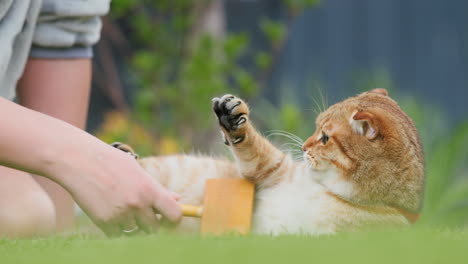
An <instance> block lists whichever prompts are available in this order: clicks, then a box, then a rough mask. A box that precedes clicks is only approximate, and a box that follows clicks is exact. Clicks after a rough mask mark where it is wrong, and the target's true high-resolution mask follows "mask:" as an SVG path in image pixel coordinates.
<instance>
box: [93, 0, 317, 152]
mask: <svg viewBox="0 0 468 264" xmlns="http://www.w3.org/2000/svg"><path fill="white" fill-rule="evenodd" d="M214 2H215V1H214V0H213V1H210V0H200V1H188V0H158V1H131V0H114V1H112V8H111V10H112V11H111V18H112V19H114V20H115V21H117V20H119V19H124V20H125V21H127V22H128V23H129V24H130V29H128V30H127V31H126V32H125V34H126V37H127V38H128V39H129V40H131V43H132V46H133V47H136V49H134V50H133V51H132V55H131V58H129V59H128V62H127V63H128V64H129V65H130V67H131V69H133V70H132V74H133V77H134V79H135V80H136V81H137V85H138V89H137V93H136V96H135V100H134V107H133V109H132V113H131V119H134V120H135V121H136V122H137V123H139V124H140V125H141V126H143V127H145V128H146V129H148V130H149V132H150V133H151V134H152V135H154V137H155V139H154V140H155V141H156V142H159V141H160V140H161V138H162V137H166V138H168V137H169V138H172V139H174V140H176V141H177V142H178V145H179V146H180V149H181V150H182V149H191V148H197V149H200V148H201V149H205V150H206V149H209V147H204V145H205V144H206V143H210V142H206V140H203V136H205V138H209V139H211V138H212V136H211V134H212V128H213V125H214V123H215V122H213V121H214V120H213V119H212V118H210V117H212V113H211V107H210V101H211V98H213V97H214V96H219V95H222V94H224V93H235V94H237V95H239V96H241V97H242V98H244V99H246V100H249V99H251V98H252V97H254V96H255V95H257V94H258V92H259V89H260V88H261V85H262V78H263V77H264V75H265V73H267V72H269V69H270V68H271V67H272V66H273V63H272V61H273V56H274V54H276V53H277V52H278V51H279V50H281V49H282V44H283V42H284V40H285V38H286V37H287V30H288V28H287V25H286V24H285V23H283V22H281V21H273V20H269V19H266V18H259V19H258V23H259V26H260V28H261V29H262V32H263V33H264V34H265V38H266V39H267V40H268V41H269V42H270V43H271V45H270V47H269V48H268V49H266V50H259V51H252V48H251V45H250V36H249V35H248V34H247V33H245V32H240V33H229V32H224V33H223V34H221V35H213V34H209V33H207V31H206V30H205V29H204V24H203V19H204V17H205V16H206V15H207V11H208V10H209V8H210V6H211V5H212V4H214ZM316 2H317V1H284V3H283V4H284V7H285V8H287V9H288V10H289V11H290V12H289V13H290V14H294V15H293V16H291V17H290V18H294V17H295V16H297V15H298V14H300V12H301V11H302V10H303V9H304V8H306V7H309V6H312V5H313V4H314V3H316ZM247 51H250V53H252V52H253V61H254V65H255V69H252V70H250V71H247V70H246V69H244V68H242V67H240V66H239V64H238V63H237V62H238V60H239V58H240V57H241V56H243V55H245V54H246V52H247ZM259 76H262V77H259ZM107 130H109V131H112V129H111V128H109V129H107ZM107 130H106V131H107ZM106 131H104V132H103V131H100V132H101V133H100V134H101V135H102V136H103V137H105V138H106V139H108V138H111V137H109V136H108V137H106V135H108V134H109V133H107V132H106ZM106 133H107V134H106ZM108 140H109V139H108ZM110 140H111V141H112V139H110ZM127 141H128V139H127ZM130 143H132V142H130ZM156 144H157V143H156ZM152 149H153V151H154V149H155V148H152ZM138 150H139V151H140V152H141V153H142V154H143V155H145V154H161V153H160V152H157V153H154V152H148V150H147V149H144V148H143V149H138Z"/></svg>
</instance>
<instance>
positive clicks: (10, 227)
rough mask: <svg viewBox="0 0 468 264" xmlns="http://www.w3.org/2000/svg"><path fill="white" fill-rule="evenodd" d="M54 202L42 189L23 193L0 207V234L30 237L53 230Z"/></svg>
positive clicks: (49, 232)
mask: <svg viewBox="0 0 468 264" xmlns="http://www.w3.org/2000/svg"><path fill="white" fill-rule="evenodd" d="M55 225H56V213H55V208H54V204H53V203H52V201H51V200H50V198H49V196H48V195H47V193H46V192H45V191H43V190H42V189H40V190H36V191H33V192H30V193H26V194H24V195H18V197H17V199H15V200H12V201H10V202H9V203H8V204H7V205H5V204H4V203H3V205H2V207H1V208H0V236H7V237H30V236H41V235H47V234H51V233H52V232H53V231H54V230H55Z"/></svg>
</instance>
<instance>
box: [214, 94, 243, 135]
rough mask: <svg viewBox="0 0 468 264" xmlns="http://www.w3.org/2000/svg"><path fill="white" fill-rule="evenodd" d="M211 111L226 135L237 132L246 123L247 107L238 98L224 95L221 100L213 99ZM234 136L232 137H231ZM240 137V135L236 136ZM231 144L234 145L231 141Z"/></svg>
mask: <svg viewBox="0 0 468 264" xmlns="http://www.w3.org/2000/svg"><path fill="white" fill-rule="evenodd" d="M212 101H213V111H214V112H215V114H216V117H217V118H218V121H219V125H220V126H221V127H223V128H224V130H225V131H226V132H228V133H231V134H232V132H236V131H239V130H240V128H242V126H243V125H244V124H245V123H247V121H248V115H249V107H248V106H247V104H246V103H244V101H242V100H241V99H240V98H237V97H235V96H233V95H230V94H226V95H224V96H222V97H221V98H218V97H215V98H213V100H212ZM231 136H234V135H231ZM237 136H241V135H237ZM233 143H235V142H234V141H233Z"/></svg>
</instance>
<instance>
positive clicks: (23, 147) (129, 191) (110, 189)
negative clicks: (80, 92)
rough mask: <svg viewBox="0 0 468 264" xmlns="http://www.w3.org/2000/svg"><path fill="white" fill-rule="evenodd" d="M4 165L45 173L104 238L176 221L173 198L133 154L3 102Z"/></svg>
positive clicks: (0, 156)
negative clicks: (162, 221) (160, 221)
mask: <svg viewBox="0 0 468 264" xmlns="http://www.w3.org/2000/svg"><path fill="white" fill-rule="evenodd" d="M0 112H1V113H2V114H1V115H0V131H2V136H1V137H0V164H1V165H5V166H8V167H12V168H16V169H20V170H24V171H27V172H30V173H35V174H39V175H43V176H45V177H47V178H49V179H51V180H53V181H55V182H57V183H58V184H60V185H61V186H63V187H64V188H65V189H67V190H68V192H70V194H71V195H72V196H73V198H74V199H75V201H76V202H77V203H78V204H79V205H80V206H81V208H82V209H83V210H84V211H85V212H86V213H87V214H88V215H89V216H90V218H91V219H92V220H93V222H94V223H96V224H97V225H98V226H99V227H100V228H101V229H102V230H103V231H104V232H105V233H106V234H108V235H114V234H119V233H120V232H121V230H124V229H132V228H133V227H134V226H135V225H138V226H139V227H140V228H142V229H144V230H145V231H151V230H154V229H155V228H157V225H158V223H157V219H156V216H155V214H154V211H157V212H160V213H161V214H162V215H163V216H165V217H166V218H167V219H169V220H171V221H178V220H179V219H180V217H181V211H180V208H179V206H178V205H177V204H176V201H175V200H174V199H173V197H172V195H171V194H170V193H169V192H168V191H166V190H165V189H164V188H163V187H161V186H160V185H159V184H158V183H156V182H155V181H154V180H153V179H152V178H151V177H150V176H149V175H147V174H146V172H144V170H143V169H142V168H140V167H139V166H138V164H137V162H136V161H135V160H134V159H133V158H132V157H131V156H129V155H126V154H125V153H123V152H121V151H118V150H116V149H114V148H112V147H110V146H109V145H107V144H105V143H103V142H102V141H100V140H98V139H97V138H95V137H93V136H91V135H89V134H87V133H86V132H83V131H82V130H80V129H78V128H75V127H73V126H72V125H69V124H67V123H65V122H63V121H60V120H58V119H55V118H52V117H49V116H46V115H44V114H40V113H38V112H35V111H32V110H29V109H26V108H24V107H21V106H19V105H17V104H14V103H12V102H9V101H7V100H5V99H3V98H0Z"/></svg>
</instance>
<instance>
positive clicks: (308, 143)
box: [302, 137, 314, 151]
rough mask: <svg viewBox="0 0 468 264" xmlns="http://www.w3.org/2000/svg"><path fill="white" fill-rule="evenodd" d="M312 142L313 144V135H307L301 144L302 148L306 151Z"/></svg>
mask: <svg viewBox="0 0 468 264" xmlns="http://www.w3.org/2000/svg"><path fill="white" fill-rule="evenodd" d="M313 144H314V139H313V137H309V138H308V139H307V140H306V141H305V142H304V144H303V145H302V150H303V151H306V150H307V149H308V148H310V147H312V145H313Z"/></svg>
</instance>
